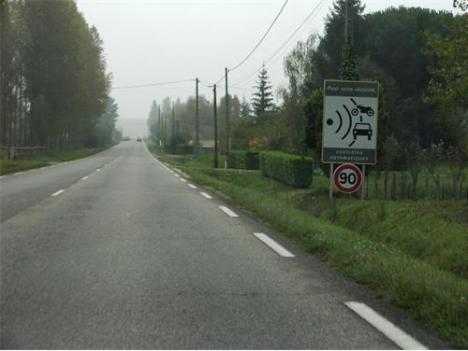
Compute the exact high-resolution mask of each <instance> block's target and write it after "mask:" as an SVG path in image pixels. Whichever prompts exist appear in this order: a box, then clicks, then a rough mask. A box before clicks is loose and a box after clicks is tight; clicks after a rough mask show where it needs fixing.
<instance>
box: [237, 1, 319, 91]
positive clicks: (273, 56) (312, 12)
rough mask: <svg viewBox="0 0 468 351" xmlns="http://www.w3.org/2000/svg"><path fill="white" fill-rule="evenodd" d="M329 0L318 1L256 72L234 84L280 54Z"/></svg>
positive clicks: (245, 79)
mask: <svg viewBox="0 0 468 351" xmlns="http://www.w3.org/2000/svg"><path fill="white" fill-rule="evenodd" d="M326 1H327V0H321V1H319V2H318V3H317V5H316V6H315V7H314V8H313V9H312V11H310V12H309V14H308V15H307V16H306V17H305V19H304V20H303V21H302V23H301V24H300V25H299V26H298V27H297V28H296V29H295V30H294V31H293V32H292V33H291V35H290V36H289V37H288V39H286V41H285V42H283V44H281V46H280V47H279V48H278V49H277V50H276V51H275V52H274V53H273V54H272V55H271V56H270V57H269V58H268V59H267V60H266V61H264V63H263V64H262V66H260V67H259V68H258V69H256V70H255V71H254V72H252V73H250V74H249V75H248V76H247V77H246V78H243V79H241V80H240V81H238V82H236V83H235V84H234V86H236V85H237V84H242V83H244V82H245V81H247V80H249V79H250V78H251V77H252V76H253V75H254V74H256V73H258V72H259V71H260V70H261V69H262V68H263V65H266V64H267V63H268V62H270V61H271V60H272V59H273V58H275V57H276V55H278V53H279V52H280V51H281V50H282V49H283V48H284V47H285V46H286V45H287V44H288V43H289V42H290V41H291V40H292V38H293V37H294V36H295V35H296V34H297V33H298V32H299V30H301V28H302V27H303V26H304V24H306V22H307V21H308V20H309V19H310V18H311V17H312V16H313V15H314V14H315V12H316V11H317V10H318V9H319V8H320V7H321V6H322V4H323V3H325V2H326Z"/></svg>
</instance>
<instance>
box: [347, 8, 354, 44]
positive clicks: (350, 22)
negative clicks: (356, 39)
mask: <svg viewBox="0 0 468 351" xmlns="http://www.w3.org/2000/svg"><path fill="white" fill-rule="evenodd" d="M351 10H352V3H351V0H346V3H345V45H350V44H352V43H353V15H352V11H351Z"/></svg>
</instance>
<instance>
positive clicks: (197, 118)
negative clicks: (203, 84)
mask: <svg viewBox="0 0 468 351" xmlns="http://www.w3.org/2000/svg"><path fill="white" fill-rule="evenodd" d="M199 83H200V80H199V79H198V78H195V145H194V146H195V147H194V149H193V151H194V152H195V153H196V154H198V152H199V148H200V116H199V113H200V112H199V108H198V84H199Z"/></svg>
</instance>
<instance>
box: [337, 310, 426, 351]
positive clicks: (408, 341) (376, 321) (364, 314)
mask: <svg viewBox="0 0 468 351" xmlns="http://www.w3.org/2000/svg"><path fill="white" fill-rule="evenodd" d="M345 305H346V306H348V308H350V309H351V310H352V311H354V312H356V313H357V314H358V315H359V316H360V317H361V318H362V319H364V320H365V321H367V322H368V323H369V324H371V325H372V326H373V327H374V328H375V329H377V330H379V331H380V332H381V333H383V334H384V335H385V336H386V337H387V338H389V339H390V340H391V341H393V342H394V343H395V344H397V345H398V346H399V347H401V348H402V349H403V350H427V348H426V347H425V346H424V345H423V344H421V343H420V342H419V341H417V340H416V339H414V338H413V337H412V336H410V335H408V334H406V333H405V332H404V331H403V330H401V329H400V328H398V327H397V326H396V325H395V324H393V323H392V322H390V321H389V320H387V319H385V318H384V317H382V316H381V315H380V314H378V313H377V312H375V311H374V310H373V309H372V308H370V307H369V306H367V305H366V304H364V303H362V302H355V301H349V302H345Z"/></svg>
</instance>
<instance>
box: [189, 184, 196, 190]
mask: <svg viewBox="0 0 468 351" xmlns="http://www.w3.org/2000/svg"><path fill="white" fill-rule="evenodd" d="M188 186H189V187H191V188H192V189H196V188H197V187H196V186H195V185H193V184H189V185H188Z"/></svg>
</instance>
